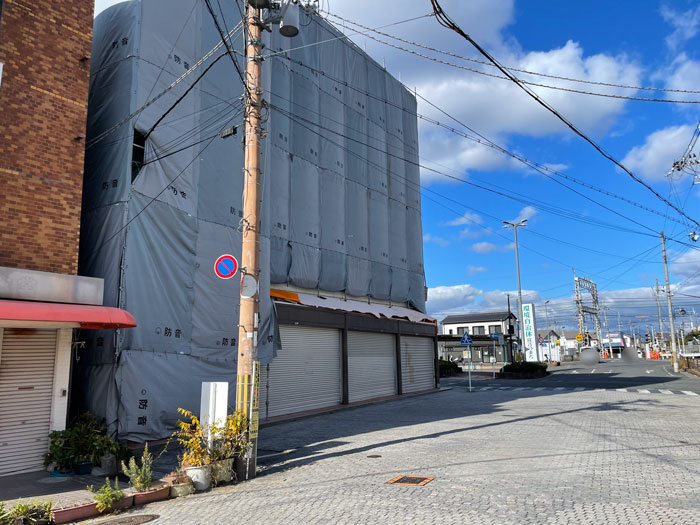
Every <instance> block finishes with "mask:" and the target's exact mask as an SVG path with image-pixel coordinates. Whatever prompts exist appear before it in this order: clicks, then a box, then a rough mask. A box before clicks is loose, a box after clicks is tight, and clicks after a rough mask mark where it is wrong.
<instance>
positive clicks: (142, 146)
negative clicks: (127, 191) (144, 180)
mask: <svg viewBox="0 0 700 525" xmlns="http://www.w3.org/2000/svg"><path fill="white" fill-rule="evenodd" d="M145 157H146V136H145V135H144V134H143V133H141V132H140V131H139V130H138V129H136V128H134V146H133V148H132V150H131V183H132V184H133V183H134V181H135V180H136V177H137V176H138V174H139V172H140V171H141V168H143V160H144V158H145Z"/></svg>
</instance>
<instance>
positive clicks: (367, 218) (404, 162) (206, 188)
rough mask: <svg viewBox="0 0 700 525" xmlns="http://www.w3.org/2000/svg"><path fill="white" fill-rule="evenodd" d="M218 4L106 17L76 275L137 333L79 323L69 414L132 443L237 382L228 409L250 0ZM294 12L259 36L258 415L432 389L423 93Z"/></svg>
mask: <svg viewBox="0 0 700 525" xmlns="http://www.w3.org/2000/svg"><path fill="white" fill-rule="evenodd" d="M222 7H223V10H222V11H221V12H219V13H217V21H218V25H219V26H220V27H219V28H217V27H216V26H215V24H214V18H213V16H212V13H211V12H208V11H207V6H206V5H205V3H204V2H193V1H191V0H150V1H140V0H131V1H129V2H123V3H120V4H117V5H115V6H113V7H111V8H109V9H108V10H106V11H104V12H103V13H102V14H100V15H99V16H98V17H97V19H96V20H95V28H94V44H93V50H92V70H91V86H90V88H91V89H90V100H89V108H88V132H87V141H86V146H87V150H86V151H87V152H86V166H85V183H84V196H83V222H82V225H83V226H82V232H81V253H80V255H81V257H80V267H81V272H82V273H83V274H85V275H90V276H96V277H101V278H103V279H104V280H105V304H106V305H110V306H119V307H122V308H125V309H128V311H129V312H131V313H132V314H133V315H134V317H135V318H136V320H137V322H138V327H137V328H135V329H132V330H130V331H117V335H116V337H115V336H113V335H110V334H113V332H99V331H97V332H95V333H87V332H83V333H82V334H81V335H80V339H81V340H84V341H85V343H86V344H85V347H84V349H83V350H81V351H80V352H79V354H78V356H77V359H78V363H77V370H76V373H77V375H78V377H76V381H74V385H76V387H77V388H79V389H80V392H79V395H77V396H76V399H77V404H76V407H75V408H76V409H78V408H80V409H89V410H91V411H93V412H96V413H98V414H100V415H102V416H104V417H106V419H107V423H108V425H109V428H110V429H111V430H112V431H113V432H116V433H117V434H118V435H119V437H122V438H128V439H132V440H137V441H143V440H147V439H154V438H159V437H163V436H165V435H167V434H168V433H169V432H170V430H171V428H172V426H173V424H174V422H175V420H176V418H177V412H176V410H177V408H178V407H184V408H189V409H195V410H196V408H197V407H198V406H199V397H200V385H201V382H202V381H227V382H229V384H230V387H229V403H230V404H231V405H233V404H234V403H233V398H234V395H235V392H234V391H235V388H234V385H235V381H236V348H237V338H238V306H239V301H240V299H239V297H240V283H239V280H238V278H234V279H228V280H223V279H220V278H219V277H217V275H216V274H215V271H214V263H215V261H216V259H217V258H218V257H219V256H220V255H222V254H234V255H238V254H239V253H240V251H241V233H240V231H241V228H242V227H244V226H245V223H246V220H247V218H246V217H244V216H243V212H242V208H243V206H242V191H243V146H242V139H243V137H242V136H243V133H237V131H238V129H239V128H238V126H240V125H241V124H242V122H243V110H244V103H245V98H244V97H243V94H244V92H243V87H242V83H241V77H240V75H239V74H238V69H244V67H243V66H244V64H245V57H243V56H240V55H239V54H238V51H241V52H242V50H243V48H244V46H243V45H242V44H243V42H244V35H243V33H242V31H241V24H240V21H241V14H240V13H241V11H239V7H240V8H241V9H244V8H245V6H244V5H243V3H242V2H239V4H238V5H236V4H235V3H233V2H226V3H225V4H224V3H222ZM165 13H167V16H164V14H165ZM300 16H301V19H300V23H299V33H298V35H297V36H296V37H294V38H285V37H282V36H280V35H279V34H278V33H277V32H276V31H273V32H272V33H269V32H265V33H264V34H265V52H264V55H266V56H265V59H264V62H263V82H262V90H263V95H264V99H265V101H266V103H265V108H264V109H265V111H264V114H265V123H264V126H263V127H264V131H265V134H264V137H265V140H264V145H263V152H264V153H263V185H262V186H263V187H262V212H261V220H260V225H259V226H260V229H261V232H262V241H261V253H262V255H261V260H262V263H261V278H260V283H259V294H260V325H259V337H258V353H259V360H260V363H261V365H262V369H261V376H262V377H261V383H260V396H261V400H260V418H261V420H263V421H264V420H265V419H270V418H274V417H279V416H284V415H288V414H292V413H299V412H304V411H311V410H318V409H325V408H328V407H333V406H337V405H341V404H347V403H352V402H356V401H362V400H367V399H373V398H380V397H386V396H392V395H396V394H402V393H407V392H415V391H421V390H428V389H434V388H435V387H436V386H437V376H436V373H435V371H436V346H437V340H436V325H435V324H434V322H432V320H430V319H429V318H427V316H426V315H425V313H424V312H425V280H424V270H423V255H422V233H421V212H420V191H419V189H420V187H419V169H418V132H417V123H416V100H415V98H414V96H413V95H412V94H411V93H410V91H408V90H407V89H406V88H405V87H404V86H403V85H402V84H401V83H400V82H399V81H398V80H396V79H395V78H394V77H392V76H391V75H390V74H388V73H387V71H386V70H385V69H384V68H383V67H382V66H380V65H379V64H377V63H376V62H375V61H373V60H372V59H371V58H369V57H368V56H367V55H366V54H365V53H364V52H363V51H362V50H360V49H359V48H358V47H357V46H355V45H354V44H352V43H351V42H349V41H348V40H347V39H346V38H344V37H343V35H342V33H340V32H339V31H338V30H336V29H335V28H334V27H332V26H331V25H330V24H328V23H327V22H326V21H324V20H322V19H321V18H319V17H318V16H309V15H307V14H305V13H304V12H301V13H300ZM219 29H221V32H220V31H219ZM222 34H223V35H224V37H225V40H226V44H224V43H223V42H222ZM229 45H230V47H231V49H232V51H235V52H234V53H228V52H227V51H226V49H227V47H228V46H229ZM234 62H235V63H234ZM240 129H242V127H241V128H240Z"/></svg>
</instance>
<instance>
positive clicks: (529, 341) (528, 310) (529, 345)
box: [521, 304, 540, 361]
mask: <svg viewBox="0 0 700 525" xmlns="http://www.w3.org/2000/svg"><path fill="white" fill-rule="evenodd" d="M521 322H522V323H523V333H524V334H525V341H523V347H524V351H525V361H539V360H540V358H539V348H538V344H537V333H536V332H535V326H536V325H535V305H534V304H524V305H523V311H522V320H521Z"/></svg>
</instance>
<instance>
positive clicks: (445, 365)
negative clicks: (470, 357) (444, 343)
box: [438, 359, 462, 377]
mask: <svg viewBox="0 0 700 525" xmlns="http://www.w3.org/2000/svg"><path fill="white" fill-rule="evenodd" d="M438 366H439V368H440V377H448V376H452V375H455V374H459V373H460V372H461V371H462V370H461V369H460V368H459V365H458V364H457V363H454V362H452V361H445V360H444V359H440V361H438Z"/></svg>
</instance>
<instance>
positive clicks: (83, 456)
mask: <svg viewBox="0 0 700 525" xmlns="http://www.w3.org/2000/svg"><path fill="white" fill-rule="evenodd" d="M105 454H114V455H116V456H117V458H118V459H122V458H124V459H126V458H128V456H127V455H126V452H125V447H124V446H123V445H121V444H120V443H117V442H116V441H115V440H113V439H112V438H110V437H109V436H108V435H107V434H106V428H105V426H104V424H103V423H102V422H101V421H100V420H99V419H97V417H96V416H95V415H93V414H90V413H85V414H83V415H81V416H80V417H79V418H78V419H76V420H75V421H74V422H73V423H71V425H70V426H69V427H68V428H67V429H65V430H55V431H53V432H51V433H50V434H49V452H48V453H47V454H46V455H45V456H44V464H45V465H49V464H50V463H56V467H57V468H58V470H60V471H64V472H65V471H68V470H71V469H72V468H73V463H75V462H78V461H90V462H92V464H93V465H99V464H100V458H101V457H102V456H104V455H105Z"/></svg>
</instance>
